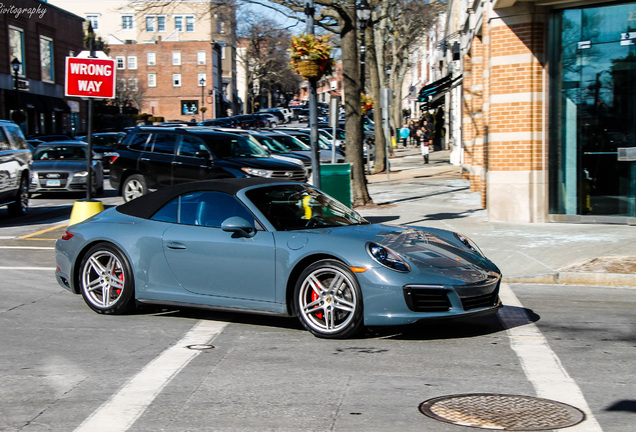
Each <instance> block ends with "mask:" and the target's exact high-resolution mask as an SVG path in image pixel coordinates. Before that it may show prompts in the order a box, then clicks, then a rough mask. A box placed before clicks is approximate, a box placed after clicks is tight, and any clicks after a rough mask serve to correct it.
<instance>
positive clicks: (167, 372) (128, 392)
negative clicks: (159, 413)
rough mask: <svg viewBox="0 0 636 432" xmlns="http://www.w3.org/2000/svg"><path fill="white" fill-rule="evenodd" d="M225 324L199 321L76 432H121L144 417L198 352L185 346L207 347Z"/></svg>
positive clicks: (85, 421)
mask: <svg viewBox="0 0 636 432" xmlns="http://www.w3.org/2000/svg"><path fill="white" fill-rule="evenodd" d="M225 326H227V323H221V322H217V321H199V322H198V323H197V324H196V325H195V326H194V327H192V329H190V331H189V332H188V333H186V335H185V336H184V337H183V338H182V339H181V340H180V341H179V342H177V343H176V344H174V345H173V346H171V347H170V348H168V349H166V350H165V351H164V352H162V353H161V354H159V356H157V357H155V359H154V360H152V361H151V362H150V363H148V364H147V365H146V366H145V367H144V368H143V369H142V370H141V371H140V372H139V373H138V374H137V375H135V376H134V377H133V378H131V379H130V381H128V382H127V383H126V384H125V385H124V386H123V387H122V388H121V389H120V390H119V391H118V392H117V393H115V394H114V395H113V396H111V397H110V399H109V400H108V401H106V402H105V403H104V404H103V405H102V406H101V407H99V408H98V409H97V410H96V411H95V412H93V414H91V415H90V416H89V417H88V418H87V419H86V420H84V422H83V423H82V424H81V425H80V426H79V427H78V428H77V429H75V432H124V431H127V430H128V428H130V427H131V426H132V425H133V423H135V421H136V420H137V419H138V418H139V417H140V416H141V415H142V414H143V412H144V411H145V410H146V408H147V407H148V406H149V405H150V404H151V403H152V401H153V400H154V399H155V398H156V397H157V395H158V394H159V393H160V392H161V390H162V389H163V388H164V387H165V386H166V385H167V384H168V383H169V382H170V381H171V380H172V379H173V378H174V377H175V376H177V374H178V373H179V372H180V371H181V370H182V369H183V368H184V367H185V366H186V365H187V364H188V363H190V361H191V360H192V359H194V357H196V356H197V355H199V354H200V353H201V352H202V351H201V350H191V349H188V348H187V346H188V345H196V344H208V343H210V342H211V341H212V340H213V339H214V338H215V337H216V336H217V335H218V334H219V333H221V331H223V329H224V328H225Z"/></svg>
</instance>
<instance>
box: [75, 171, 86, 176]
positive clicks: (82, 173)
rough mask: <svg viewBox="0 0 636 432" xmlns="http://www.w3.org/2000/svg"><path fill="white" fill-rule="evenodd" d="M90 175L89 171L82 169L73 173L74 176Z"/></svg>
mask: <svg viewBox="0 0 636 432" xmlns="http://www.w3.org/2000/svg"><path fill="white" fill-rule="evenodd" d="M87 175H88V171H80V172H76V173H74V174H73V177H86V176H87Z"/></svg>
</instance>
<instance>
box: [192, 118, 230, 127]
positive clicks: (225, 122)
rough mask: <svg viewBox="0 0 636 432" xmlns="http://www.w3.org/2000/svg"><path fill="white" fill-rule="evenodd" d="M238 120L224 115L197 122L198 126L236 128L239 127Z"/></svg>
mask: <svg viewBox="0 0 636 432" xmlns="http://www.w3.org/2000/svg"><path fill="white" fill-rule="evenodd" d="M238 124H239V122H238V120H236V119H234V118H232V117H222V118H218V119H212V120H204V121H202V122H199V123H197V125H198V126H214V127H223V128H236V127H238Z"/></svg>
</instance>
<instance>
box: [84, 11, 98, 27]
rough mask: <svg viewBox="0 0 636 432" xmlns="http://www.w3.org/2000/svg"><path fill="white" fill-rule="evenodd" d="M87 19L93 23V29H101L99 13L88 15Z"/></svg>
mask: <svg viewBox="0 0 636 432" xmlns="http://www.w3.org/2000/svg"><path fill="white" fill-rule="evenodd" d="M86 20H87V21H88V22H89V23H91V27H92V28H93V30H99V15H97V14H94V15H86Z"/></svg>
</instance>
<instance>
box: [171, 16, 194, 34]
mask: <svg viewBox="0 0 636 432" xmlns="http://www.w3.org/2000/svg"><path fill="white" fill-rule="evenodd" d="M184 23H185V29H184ZM174 28H175V29H176V30H177V31H180V32H182V31H184V30H185V31H187V32H193V31H194V15H175V16H174Z"/></svg>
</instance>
